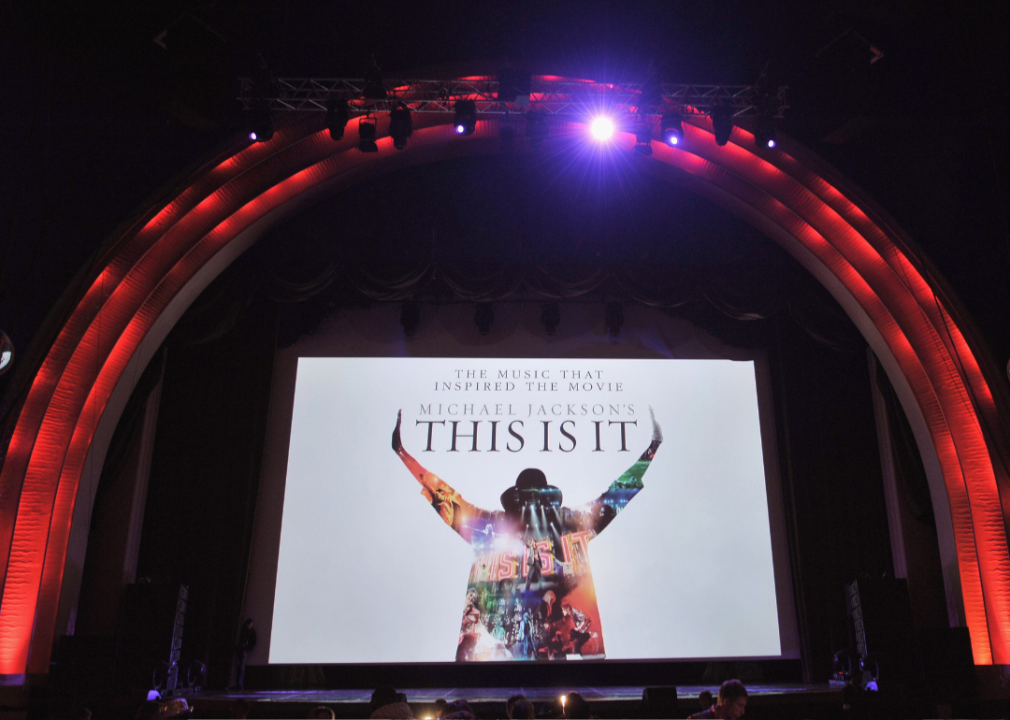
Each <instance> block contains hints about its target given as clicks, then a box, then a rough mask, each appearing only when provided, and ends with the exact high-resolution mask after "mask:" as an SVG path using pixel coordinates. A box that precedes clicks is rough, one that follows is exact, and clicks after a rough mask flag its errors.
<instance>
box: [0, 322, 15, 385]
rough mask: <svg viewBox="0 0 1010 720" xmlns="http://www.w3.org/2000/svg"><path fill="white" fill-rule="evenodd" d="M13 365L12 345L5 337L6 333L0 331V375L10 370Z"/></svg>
mask: <svg viewBox="0 0 1010 720" xmlns="http://www.w3.org/2000/svg"><path fill="white" fill-rule="evenodd" d="M13 364H14V343H12V342H11V339H10V338H9V337H7V333H5V332H4V331H3V330H0V375H3V374H4V373H5V372H7V371H8V370H10V369H11V365H13Z"/></svg>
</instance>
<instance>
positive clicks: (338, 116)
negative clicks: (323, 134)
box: [326, 98, 351, 140]
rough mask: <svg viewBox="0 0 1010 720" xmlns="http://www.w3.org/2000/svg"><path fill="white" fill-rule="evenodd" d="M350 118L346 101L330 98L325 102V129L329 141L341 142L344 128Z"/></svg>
mask: <svg viewBox="0 0 1010 720" xmlns="http://www.w3.org/2000/svg"><path fill="white" fill-rule="evenodd" d="M350 117H351V112H350V109H349V108H348V107H347V101H346V100H342V99H340V98H330V99H329V100H327V101H326V128H327V129H328V130H329V131H330V139H331V140H343V139H344V128H346V127H347V121H348V120H349V119H350Z"/></svg>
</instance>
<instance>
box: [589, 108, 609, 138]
mask: <svg viewBox="0 0 1010 720" xmlns="http://www.w3.org/2000/svg"><path fill="white" fill-rule="evenodd" d="M589 132H590V133H592V136H593V137H594V138H596V139H597V140H599V141H600V142H603V141H605V140H609V139H610V138H611V137H613V135H614V121H613V120H611V119H610V118H608V117H604V116H602V115H601V116H600V117H597V118H593V121H592V122H591V123H590V124H589Z"/></svg>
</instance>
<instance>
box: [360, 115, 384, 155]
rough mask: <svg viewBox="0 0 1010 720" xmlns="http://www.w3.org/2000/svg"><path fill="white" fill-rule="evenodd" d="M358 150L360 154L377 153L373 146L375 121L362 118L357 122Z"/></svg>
mask: <svg viewBox="0 0 1010 720" xmlns="http://www.w3.org/2000/svg"><path fill="white" fill-rule="evenodd" d="M358 150H360V151H361V152H379V147H378V146H377V145H376V144H375V121H374V120H368V119H366V118H362V119H361V120H358Z"/></svg>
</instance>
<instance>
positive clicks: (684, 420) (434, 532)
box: [269, 358, 781, 663]
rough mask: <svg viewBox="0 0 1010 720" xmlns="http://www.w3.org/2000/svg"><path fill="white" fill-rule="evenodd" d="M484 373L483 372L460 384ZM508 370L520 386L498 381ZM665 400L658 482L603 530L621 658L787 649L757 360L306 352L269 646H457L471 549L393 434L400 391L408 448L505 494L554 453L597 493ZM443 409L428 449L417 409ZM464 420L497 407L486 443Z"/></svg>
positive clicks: (599, 562) (295, 650)
mask: <svg viewBox="0 0 1010 720" xmlns="http://www.w3.org/2000/svg"><path fill="white" fill-rule="evenodd" d="M503 371H504V372H507V374H508V378H505V379H503V378H500V377H499V375H500V373H501V372H503ZM573 371H578V372H579V378H578V380H573V379H572V373H573ZM468 372H469V373H470V374H471V377H469V378H468V377H467V373H468ZM514 372H517V373H519V374H520V375H521V376H522V375H529V376H533V374H534V373H536V379H525V378H523V377H521V378H520V379H513V373H514ZM482 373H483V379H482V378H481V374H482ZM562 373H564V377H563V376H562ZM587 376H590V377H591V380H589V381H588V382H591V383H592V385H591V386H587V385H586V382H587V379H586V378H587ZM468 381H469V382H471V383H473V382H477V381H479V382H480V383H481V385H480V386H479V388H480V389H479V390H475V389H474V386H472V385H471V386H470V387H469V389H465V388H466V386H465V385H461V386H460V388H461V389H459V390H455V389H452V390H448V389H445V387H446V386H445V383H450V384H451V387H452V388H455V387H456V385H455V383H457V382H459V383H466V382H468ZM485 382H487V383H491V386H490V389H485V386H484V385H483V383H485ZM504 382H512V383H514V385H513V387H512V389H511V390H508V391H506V389H505V388H506V387H507V386H505V385H501V386H499V388H500V389H499V390H498V391H495V385H494V384H495V383H504ZM528 382H532V383H533V384H532V385H527V383H528ZM572 382H577V383H578V384H579V389H578V390H571V389H570V387H571V383H572ZM541 383H547V384H546V385H544V384H541ZM554 383H556V384H554ZM618 383H619V384H620V385H619V386H618ZM618 387H619V388H620V389H619V390H618ZM439 403H441V405H442V412H441V414H439V412H438V406H439ZM450 405H455V407H454V408H450V407H449V406H450ZM464 405H466V406H473V407H472V408H466V409H464ZM650 405H651V406H652V407H653V409H654V410H655V414H656V419H657V421H658V422H659V423H660V425H661V426H662V429H663V434H664V442H663V444H662V446H661V447H660V448H659V451H658V453H657V454H656V457H655V459H654V460H653V462H652V465H651V466H650V468H649V470H648V472H647V473H646V474H645V477H644V485H645V489H644V490H642V491H641V492H640V493H639V494H638V495H637V496H636V497H635V498H634V499H633V500H632V501H631V502H630V503H629V504H628V506H627V507H626V508H625V509H624V510H623V511H622V512H621V513H620V514H619V515H618V517H617V518H616V519H615V520H614V521H613V522H612V523H611V524H610V525H609V526H608V527H607V528H606V529H605V530H604V531H603V532H602V533H601V534H600V535H599V537H597V538H595V539H594V540H593V541H592V542H591V543H590V546H589V547H590V561H591V563H592V567H593V577H594V581H595V586H596V593H597V599H598V604H599V610H600V617H601V623H602V632H603V636H604V639H605V645H606V651H607V658H608V659H659V658H705V657H769V656H779V655H780V654H781V648H780V643H779V628H778V613H777V607H776V599H775V587H774V586H775V583H774V574H773V566H772V549H771V539H770V529H769V520H768V505H767V497H766V489H765V478H764V465H763V460H762V452H761V433H760V427H759V422H758V406H757V391H756V384H755V376H754V364H753V363H752V362H740V361H730V360H583V359H579V360H573V359H567V360H544V359H536V360H523V359H471V360H467V359H443V358H437V359H431V358H425V359H421V358H300V359H299V361H298V372H297V378H296V386H295V401H294V412H293V417H292V430H291V439H290V447H289V454H288V471H287V480H286V485H285V493H284V511H283V519H282V529H281V542H280V554H279V558H278V571H277V581H276V591H275V598H274V614H273V626H272V634H271V643H270V659H269V661H270V662H271V663H362V662H374V663H399V662H449V661H452V660H453V659H454V657H455V651H456V643H457V640H458V638H459V629H460V621H461V617H462V611H463V605H464V600H465V594H466V587H467V578H468V575H469V572H470V564H471V561H472V551H471V548H470V546H469V545H468V544H467V543H466V542H465V541H464V540H463V539H462V538H461V537H460V536H459V535H457V534H456V533H455V532H454V531H453V530H452V529H451V528H450V527H449V526H447V525H445V523H443V521H442V520H441V518H440V517H439V515H438V514H437V513H436V512H435V511H434V510H433V509H432V508H431V506H430V505H429V504H428V503H427V502H426V501H425V499H424V498H423V497H422V496H421V488H420V485H419V484H418V483H417V481H416V480H415V479H414V478H413V477H412V476H411V474H410V472H409V471H408V470H407V469H406V468H405V467H404V465H403V464H402V463H401V461H400V460H399V458H398V457H397V455H396V454H395V453H394V452H393V450H392V448H391V445H390V437H391V434H392V430H393V426H394V424H395V421H396V413H397V410H399V409H401V408H402V409H403V429H402V435H403V444H404V446H405V447H406V449H407V450H408V452H410V453H411V454H412V455H413V456H414V457H415V458H416V459H417V460H418V461H419V462H420V463H421V464H422V465H423V466H424V467H426V468H427V469H428V470H429V471H431V472H434V473H435V474H437V475H438V476H439V477H441V478H442V479H443V480H445V481H446V482H447V483H449V484H450V485H452V486H453V487H454V488H455V489H456V490H458V491H459V492H460V493H461V494H462V496H463V497H464V498H465V499H466V500H468V501H469V502H471V503H473V504H475V505H478V506H480V507H483V508H486V509H488V510H495V509H500V507H501V505H500V500H499V496H500V495H501V493H502V492H503V491H504V490H505V489H506V488H507V487H510V486H511V485H513V483H514V482H515V478H516V476H517V475H518V474H519V472H520V471H521V470H523V469H524V468H527V467H537V468H540V469H541V470H543V471H544V472H545V473H546V475H547V478H548V482H550V483H551V484H553V485H556V486H558V487H559V488H560V489H561V491H562V492H563V493H564V504H565V505H567V506H569V507H573V506H575V505H578V504H581V503H583V502H586V501H588V500H591V499H593V498H595V497H597V496H598V495H599V494H600V493H601V492H603V491H604V490H605V489H606V488H607V486H608V485H609V484H610V483H611V482H612V481H613V480H615V479H616V478H617V477H618V476H620V474H621V473H622V472H624V471H625V470H626V469H627V468H628V467H629V466H630V465H631V464H632V463H633V462H634V461H635V460H637V459H638V456H639V455H640V454H641V453H642V451H644V450H645V449H646V447H647V446H648V445H649V442H650V440H651V434H652V428H651V422H650V420H649V406H650ZM422 406H425V408H428V406H430V413H431V414H424V415H422V414H421V407H422ZM497 406H501V407H497ZM541 406H543V409H542V410H541ZM569 406H571V407H569ZM584 406H585V407H584ZM485 407H486V411H487V413H488V414H481V412H482V410H484V409H485ZM572 410H574V411H575V412H574V414H571V412H570V411H572ZM450 411H452V412H455V413H456V414H455V415H452V414H450ZM509 411H511V413H512V414H509ZM464 412H471V413H474V414H464ZM531 413H532V415H531ZM541 413H543V414H541ZM583 413H585V414H583ZM632 413H633V414H632ZM440 419H442V420H446V425H445V426H441V425H436V426H434V429H433V442H432V448H433V451H432V452H425V447H426V443H427V425H417V424H416V421H417V420H440ZM566 419H571V420H574V421H575V423H574V427H573V426H572V425H567V426H566V428H567V429H569V431H570V432H571V433H572V434H573V435H575V437H576V439H577V445H576V448H575V449H574V450H573V451H572V452H567V453H566V452H562V451H561V450H560V449H559V444H560V446H561V447H563V448H564V449H566V450H567V449H569V448H570V447H571V442H570V441H569V440H568V439H567V438H564V437H563V436H562V435H561V433H560V432H559V426H560V425H561V422H562V421H564V420H566ZM452 420H458V421H460V424H459V426H458V432H459V433H460V435H462V434H464V433H466V434H469V433H470V432H472V425H471V423H470V421H471V420H482V421H484V422H482V423H481V425H480V426H479V427H480V429H479V430H478V449H479V450H480V451H479V452H471V451H470V450H471V447H472V440H471V439H470V438H468V437H460V438H458V440H457V450H458V452H448V450H449V448H450V438H451V427H452V426H451V421H452ZM488 420H501V421H502V422H500V423H499V425H498V430H497V446H498V450H499V452H495V453H492V452H488V449H489V447H490V442H491V439H490V424H489V422H487V421H488ZM512 420H522V421H523V423H524V425H523V427H522V428H521V429H520V428H519V426H518V425H517V426H515V427H516V429H517V430H518V431H519V432H520V434H522V435H523V437H524V439H525V446H524V447H523V449H522V450H521V451H520V452H509V451H508V450H507V448H506V444H507V443H509V442H511V446H512V447H513V448H515V447H517V446H518V441H516V439H515V438H513V437H511V436H510V435H509V434H508V432H507V429H506V428H507V426H508V424H509V422H511V421H512ZM544 420H550V421H551V424H550V426H549V427H550V448H551V450H550V452H543V425H542V424H541V421H544ZM593 420H601V421H603V424H602V425H601V440H602V447H603V452H593V450H594V449H595V427H594V425H593V423H592V421H593ZM610 420H614V421H616V420H626V421H627V420H637V421H638V424H637V426H634V425H626V426H625V428H626V432H627V452H620V451H619V450H620V447H621V440H620V426H619V425H612V426H611V425H608V421H610Z"/></svg>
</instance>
